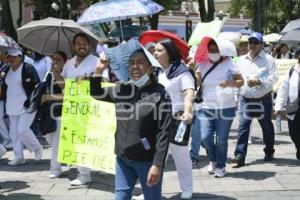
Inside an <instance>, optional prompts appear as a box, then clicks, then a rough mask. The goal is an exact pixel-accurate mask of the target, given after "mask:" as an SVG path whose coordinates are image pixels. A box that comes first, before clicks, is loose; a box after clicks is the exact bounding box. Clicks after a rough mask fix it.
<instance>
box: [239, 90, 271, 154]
mask: <svg viewBox="0 0 300 200" xmlns="http://www.w3.org/2000/svg"><path fill="white" fill-rule="evenodd" d="M272 105H273V104H272V96H271V94H270V95H268V96H266V97H265V98H263V99H262V100H260V101H249V100H247V99H245V98H244V97H241V99H240V113H239V116H240V122H239V128H238V139H237V145H236V149H235V152H234V155H235V156H236V157H238V158H240V159H245V158H246V155H247V149H248V139H249V131H250V125H251V122H252V119H253V118H257V119H258V122H259V125H260V127H261V129H262V131H263V140H264V143H265V148H264V152H265V154H267V155H273V154H274V152H275V150H274V137H275V134H274V127H273V123H272V121H271V114H272Z"/></svg>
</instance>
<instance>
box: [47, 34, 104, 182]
mask: <svg viewBox="0 0 300 200" xmlns="http://www.w3.org/2000/svg"><path fill="white" fill-rule="evenodd" d="M73 45H74V47H73V48H74V51H75V53H76V56H74V57H73V58H72V59H70V60H69V61H68V62H67V63H66V64H65V66H64V68H63V72H62V74H60V72H59V71H58V70H57V71H55V70H54V73H53V74H54V76H55V80H56V81H60V84H59V86H60V87H61V88H62V89H64V79H67V78H70V79H76V78H77V77H79V76H84V75H90V74H91V73H94V72H95V69H96V65H97V62H98V58H97V57H96V56H94V55H92V54H89V38H88V36H87V35H86V34H84V33H78V34H76V35H75V36H74V38H73ZM103 76H104V77H105V78H107V79H108V71H107V70H106V71H105V72H104V73H103ZM90 171H91V169H90V168H86V167H78V172H79V174H78V176H77V178H76V179H75V180H73V181H71V185H76V186H78V185H84V184H87V183H89V182H91V174H90Z"/></svg>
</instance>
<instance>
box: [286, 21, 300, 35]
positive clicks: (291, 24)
mask: <svg viewBox="0 0 300 200" xmlns="http://www.w3.org/2000/svg"><path fill="white" fill-rule="evenodd" d="M293 29H300V19H296V20H293V21H290V22H289V23H288V24H287V25H286V26H285V27H284V28H283V29H282V31H281V33H287V32H289V31H291V30H293Z"/></svg>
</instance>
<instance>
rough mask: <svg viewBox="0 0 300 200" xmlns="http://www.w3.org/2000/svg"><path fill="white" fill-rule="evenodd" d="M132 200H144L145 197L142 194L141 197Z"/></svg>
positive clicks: (134, 197)
mask: <svg viewBox="0 0 300 200" xmlns="http://www.w3.org/2000/svg"><path fill="white" fill-rule="evenodd" d="M132 200H144V195H143V194H141V195H139V196H133V197H132Z"/></svg>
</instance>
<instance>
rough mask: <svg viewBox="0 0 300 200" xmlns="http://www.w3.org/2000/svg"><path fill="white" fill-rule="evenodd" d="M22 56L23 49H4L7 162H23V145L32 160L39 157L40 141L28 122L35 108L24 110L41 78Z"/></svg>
mask: <svg viewBox="0 0 300 200" xmlns="http://www.w3.org/2000/svg"><path fill="white" fill-rule="evenodd" d="M23 60H24V55H23V53H22V51H20V50H18V49H10V50H8V51H7V61H8V67H7V68H5V69H3V70H2V71H1V78H3V81H4V82H3V84H2V87H1V90H2V92H3V93H4V94H5V97H6V99H5V102H6V104H5V108H6V114H8V116H9V121H10V125H9V131H10V135H11V138H12V142H13V151H14V159H13V160H12V161H10V162H8V165H11V166H13V165H19V164H24V163H25V160H24V155H23V149H24V147H23V146H25V147H26V148H27V149H28V150H29V151H31V152H32V151H34V153H35V160H37V161H39V160H41V159H42V150H43V148H42V145H41V144H40V143H39V141H38V140H37V138H36V137H35V135H34V134H33V132H32V130H31V129H30V126H31V124H32V122H33V120H34V118H35V114H36V113H35V112H32V113H29V112H26V110H25V109H26V107H28V102H29V98H30V95H31V93H32V92H33V90H34V88H35V85H36V84H38V83H39V82H40V79H39V77H38V74H37V72H36V70H35V69H34V67H33V66H32V65H30V64H28V63H26V62H24V61H23Z"/></svg>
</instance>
